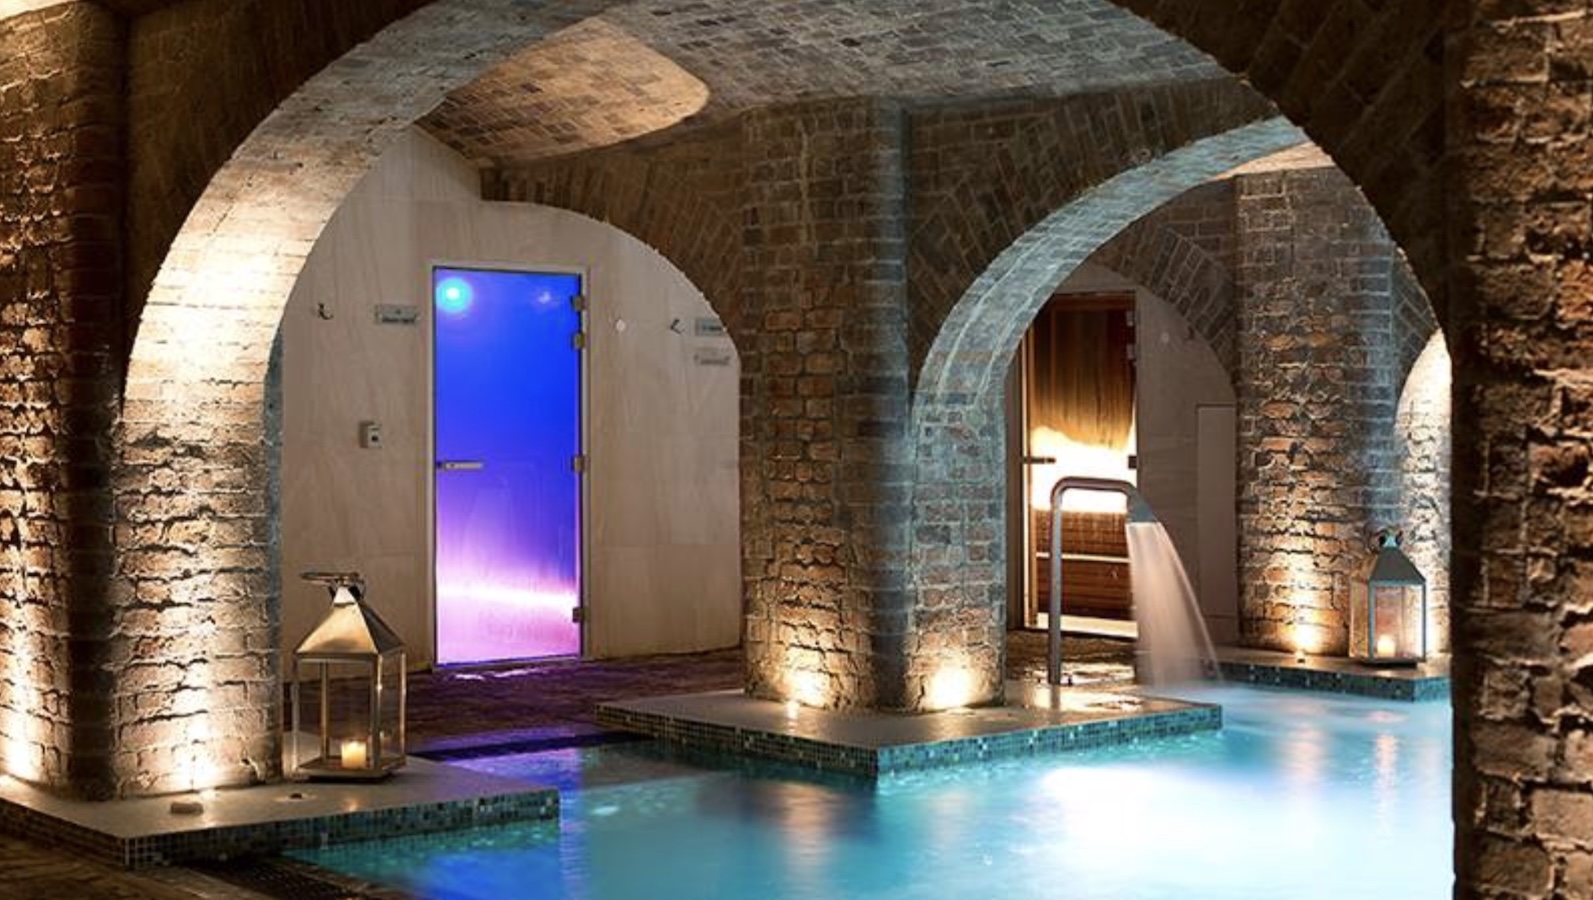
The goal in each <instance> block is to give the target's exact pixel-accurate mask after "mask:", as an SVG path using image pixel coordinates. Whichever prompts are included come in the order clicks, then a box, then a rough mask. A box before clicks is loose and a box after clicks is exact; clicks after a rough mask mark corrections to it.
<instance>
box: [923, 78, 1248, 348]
mask: <svg viewBox="0 0 1593 900" xmlns="http://www.w3.org/2000/svg"><path fill="white" fill-rule="evenodd" d="M1267 115H1269V107H1268V106H1267V104H1266V103H1265V102H1264V101H1263V100H1261V98H1260V97H1258V96H1257V95H1256V94H1255V93H1253V92H1252V91H1250V90H1249V89H1247V88H1245V87H1244V86H1242V85H1240V84H1238V83H1237V82H1234V81H1231V80H1222V81H1203V82H1192V83H1186V84H1177V85H1167V86H1159V87H1154V88H1139V89H1134V90H1123V91H1118V92H1114V93H1102V94H1089V95H1082V96H1073V97H1067V98H1063V99H1060V100H1055V101H1050V102H1038V103H1037V102H1032V101H1031V102H1009V103H978V104H957V105H952V106H946V107H944V108H939V109H930V110H925V111H922V112H917V113H915V114H914V116H913V119H912V140H911V159H910V163H911V165H910V180H911V182H912V185H913V203H912V211H911V214H912V223H911V232H910V235H911V243H910V247H909V259H908V269H909V271H910V272H911V278H912V280H911V283H910V286H909V297H910V298H911V300H910V302H911V304H912V329H913V332H912V336H913V359H914V361H915V363H916V364H921V363H922V361H923V360H924V358H925V356H926V354H927V353H928V352H929V348H930V345H931V344H932V342H933V341H934V339H935V336H936V335H937V334H938V332H939V330H940V326H941V325H942V324H943V323H944V322H945V321H946V318H947V316H948V315H949V314H950V311H951V309H952V307H953V306H954V305H956V303H957V302H958V301H959V300H960V299H961V298H962V297H963V296H964V294H965V292H966V291H967V290H968V287H969V285H970V284H972V283H973V282H974V280H975V278H977V277H978V276H979V275H980V274H981V273H982V272H984V271H985V270H986V269H987V268H988V267H989V265H990V264H991V263H992V262H993V261H994V260H995V259H996V258H997V257H998V256H999V255H1000V254H1001V253H1002V252H1003V251H1005V250H1006V249H1007V248H1008V247H1010V246H1011V245H1012V244H1013V242H1014V241H1016V240H1018V238H1019V237H1021V236H1022V235H1024V234H1025V233H1027V232H1028V231H1029V230H1030V229H1031V228H1033V227H1034V226H1035V225H1036V224H1038V223H1039V222H1040V221H1041V220H1043V219H1044V218H1045V217H1046V216H1048V215H1050V214H1051V213H1052V212H1054V211H1055V210H1056V209H1057V208H1059V207H1061V206H1062V205H1063V204H1065V203H1066V202H1067V201H1069V200H1070V199H1072V198H1074V197H1076V196H1078V194H1079V193H1080V192H1082V191H1084V190H1085V189H1086V188H1089V187H1091V186H1093V185H1096V184H1100V183H1101V182H1103V181H1105V180H1106V179H1108V178H1110V177H1112V176H1113V175H1116V174H1117V173H1119V172H1122V171H1124V170H1126V169H1130V168H1133V167H1134V166H1135V165H1138V164H1141V163H1144V162H1146V161H1147V160H1150V159H1153V158H1155V157H1157V156H1159V155H1161V154H1164V153H1166V152H1168V151H1169V150H1172V149H1174V148H1177V147H1180V146H1184V145H1186V144H1188V143H1189V142H1190V141H1193V140H1195V139H1197V138H1199V137H1203V136H1205V135H1210V134H1215V133H1218V132H1221V131H1226V130H1227V129H1229V128H1235V127H1238V126H1240V125H1243V124H1245V123H1247V122H1254V121H1257V120H1259V119H1262V118H1265V117H1266V116H1267Z"/></svg>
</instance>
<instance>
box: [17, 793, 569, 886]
mask: <svg viewBox="0 0 1593 900" xmlns="http://www.w3.org/2000/svg"><path fill="white" fill-rule="evenodd" d="M110 802H114V801H110ZM558 817H559V793H558V791H556V790H554V789H552V788H537V789H532V790H527V791H523V792H518V793H510V794H499V795H495V796H490V797H472V798H465V799H460V800H448V801H440V802H435V803H420V804H414V805H411V806H400V807H391V808H387V809H371V810H359V811H355V812H347V813H338V814H333V815H323V816H310V817H306V818H302V819H291V820H277V821H270V822H257V823H251V824H247V825H227V826H218V827H215V828H204V829H196V830H192V831H182V832H176V833H171V834H161V835H149V836H144V837H132V838H123V837H117V836H115V835H111V834H106V833H104V832H100V831H96V830H94V829H92V828H89V827H86V826H83V825H79V824H77V823H75V822H69V821H67V820H65V819H60V818H56V817H55V816H52V815H50V814H48V813H45V812H41V811H39V810H36V809H33V808H31V807H28V806H24V805H23V804H20V803H16V802H13V801H10V800H5V799H0V831H5V832H6V833H8V834H13V835H16V836H18V837H24V838H27V839H28V840H31V841H34V842H36V843H40V844H44V845H46V846H50V847H54V848H57V849H60V850H65V851H68V852H71V853H74V854H79V855H82V856H85V857H88V858H91V859H94V860H96V861H98V862H103V863H108V864H110V865H114V866H121V867H123V868H128V869H141V868H147V867H150V866H163V865H170V864H173V863H182V862H188V861H193V860H215V859H228V858H233V857H239V856H251V855H267V854H277V853H280V852H282V851H284V850H294V849H300V848H308V847H325V846H329V845H332V844H342V843H352V842H356V841H366V840H372V839H375V838H386V837H395V836H399V835H415V834H435V833H438V832H444V831H455V830H460V829H465V828H474V827H477V826H484V825H502V824H507V823H510V822H523V821H527V820H553V821H557V820H558Z"/></svg>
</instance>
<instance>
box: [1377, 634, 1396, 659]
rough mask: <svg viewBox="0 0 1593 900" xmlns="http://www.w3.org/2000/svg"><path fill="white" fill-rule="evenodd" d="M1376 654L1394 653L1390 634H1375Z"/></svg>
mask: <svg viewBox="0 0 1593 900" xmlns="http://www.w3.org/2000/svg"><path fill="white" fill-rule="evenodd" d="M1377 655H1378V656H1393V655H1394V636H1393V635H1392V634H1380V635H1378V636H1377Z"/></svg>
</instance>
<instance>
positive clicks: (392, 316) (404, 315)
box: [376, 303, 420, 325]
mask: <svg viewBox="0 0 1593 900" xmlns="http://www.w3.org/2000/svg"><path fill="white" fill-rule="evenodd" d="M419 321H420V307H418V306H408V305H405V304H403V303H378V304H376V324H378V325H413V324H415V323H416V322H419Z"/></svg>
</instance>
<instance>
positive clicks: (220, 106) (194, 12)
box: [127, 0, 427, 337]
mask: <svg viewBox="0 0 1593 900" xmlns="http://www.w3.org/2000/svg"><path fill="white" fill-rule="evenodd" d="M426 2H427V0H360V2H358V3H348V2H341V0H189V2H185V3H179V4H174V5H169V6H166V7H165V8H162V9H156V10H152V11H150V12H148V13H147V14H145V15H142V16H139V17H137V18H136V19H133V20H131V23H130V25H129V33H128V48H127V116H128V127H127V145H128V146H127V149H128V160H129V163H128V187H127V189H128V195H129V199H130V201H131V202H129V204H128V207H127V213H128V225H127V231H128V235H129V241H128V253H127V284H128V296H129V298H130V301H131V302H130V303H129V304H128V310H127V316H128V318H127V321H128V322H130V323H131V322H136V321H137V318H138V311H139V308H140V307H141V305H142V303H143V299H144V296H145V294H146V293H148V291H149V286H150V283H151V282H152V281H154V278H155V272H156V270H157V269H158V268H159V267H160V264H161V262H162V260H163V259H164V257H165V254H166V249H167V247H168V246H169V245H170V244H171V242H172V238H174V237H175V236H176V235H177V230H178V229H179V228H180V227H181V226H182V224H183V220H184V219H185V218H186V217H187V216H188V213H189V211H190V210H192V209H193V206H194V204H195V203H196V202H197V201H198V200H199V195H200V194H201V193H202V192H203V191H204V190H205V187H206V185H207V184H208V183H209V182H210V178H211V176H213V175H214V174H215V173H216V171H217V170H218V169H220V168H221V165H222V164H223V163H225V162H226V161H227V159H228V158H229V157H230V156H232V153H233V151H234V150H236V149H237V148H238V145H239V144H240V143H242V142H243V139H244V138H245V137H246V136H248V134H249V132H250V131H251V130H253V129H254V127H255V126H256V125H258V124H259V123H260V120H261V119H263V118H265V117H266V115H268V114H269V113H270V112H271V111H272V110H273V109H275V108H276V106H277V104H278V103H281V102H282V100H283V99H284V98H285V97H287V96H288V95H289V94H290V93H292V92H293V91H294V90H295V89H296V88H298V87H299V86H300V85H301V84H303V83H304V81H305V79H307V78H309V77H310V76H311V75H313V74H315V73H316V72H317V71H319V70H320V69H321V68H323V67H324V66H326V64H327V63H330V62H331V61H332V60H334V59H337V58H338V57H339V56H341V55H342V54H343V53H346V52H347V51H348V50H349V49H350V48H352V47H353V46H354V45H355V44H358V43H359V42H361V41H363V40H365V39H367V38H369V37H370V36H371V35H372V34H374V33H375V32H376V31H377V29H379V28H381V27H383V26H385V25H387V24H388V23H390V22H392V21H393V20H394V19H397V18H399V17H400V16H402V15H404V14H405V13H407V12H409V11H411V10H414V9H416V8H418V7H421V6H424V5H425V4H426ZM129 337H131V335H129Z"/></svg>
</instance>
